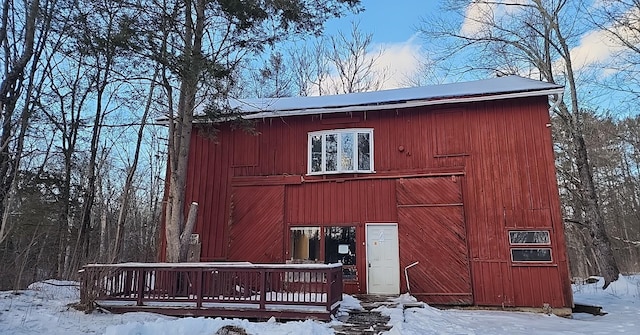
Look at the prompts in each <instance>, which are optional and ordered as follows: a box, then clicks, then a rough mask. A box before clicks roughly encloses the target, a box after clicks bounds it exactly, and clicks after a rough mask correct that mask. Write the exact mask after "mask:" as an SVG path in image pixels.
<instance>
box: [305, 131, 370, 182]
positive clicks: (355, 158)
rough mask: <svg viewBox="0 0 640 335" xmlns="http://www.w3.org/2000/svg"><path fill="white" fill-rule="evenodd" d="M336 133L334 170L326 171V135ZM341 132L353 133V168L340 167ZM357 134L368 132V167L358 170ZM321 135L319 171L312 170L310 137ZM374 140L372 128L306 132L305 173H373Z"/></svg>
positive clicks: (314, 174) (310, 174)
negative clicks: (344, 168)
mask: <svg viewBox="0 0 640 335" xmlns="http://www.w3.org/2000/svg"><path fill="white" fill-rule="evenodd" d="M332 134H336V135H338V139H337V152H336V155H337V162H336V164H337V166H336V171H326V159H325V157H326V136H327V135H332ZM342 134H353V135H354V139H355V140H354V146H355V148H354V150H353V152H354V153H353V157H352V158H353V167H354V169H353V170H343V169H342V167H341V159H340V157H341V156H342V141H341V138H342ZM358 134H369V169H367V170H360V169H358V167H359V165H360V164H359V161H358ZM318 135H320V136H322V148H321V156H322V158H321V159H322V160H321V164H320V166H321V171H315V172H313V171H312V164H313V152H312V149H313V145H312V139H313V137H314V136H318ZM373 149H374V140H373V128H347V129H329V130H320V131H313V132H309V133H308V134H307V175H308V176H317V175H326V174H343V173H375V172H376V171H375V167H374V164H373V163H374V156H373Z"/></svg>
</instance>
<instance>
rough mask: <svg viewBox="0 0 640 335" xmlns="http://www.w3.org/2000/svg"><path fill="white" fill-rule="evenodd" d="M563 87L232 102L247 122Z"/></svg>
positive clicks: (499, 85)
mask: <svg viewBox="0 0 640 335" xmlns="http://www.w3.org/2000/svg"><path fill="white" fill-rule="evenodd" d="M563 91H564V87H563V86H561V85H556V84H550V83H546V82H542V81H538V80H533V79H528V78H523V77H519V76H506V77H497V78H491V79H484V80H476V81H468V82H460V83H452V84H443V85H432V86H423V87H410V88H399V89H392V90H384V91H375V92H362V93H350V94H340V95H324V96H310V97H287V98H264V99H231V100H230V106H231V107H232V108H238V110H239V111H241V112H243V113H246V114H248V115H245V118H250V119H254V118H269V117H280V116H293V115H306V114H324V113H336V112H349V111H352V112H354V111H371V110H381V109H390V108H406V107H415V106H426V105H440V104H451V103H461V102H473V101H486V100H500V99H508V98H517V97H530V96H542V95H552V94H561V93H562V92H563Z"/></svg>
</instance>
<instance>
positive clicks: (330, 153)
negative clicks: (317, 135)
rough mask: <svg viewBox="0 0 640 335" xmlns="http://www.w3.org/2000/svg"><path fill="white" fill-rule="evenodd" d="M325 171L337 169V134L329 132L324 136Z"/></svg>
mask: <svg viewBox="0 0 640 335" xmlns="http://www.w3.org/2000/svg"><path fill="white" fill-rule="evenodd" d="M325 152H326V157H325V164H326V166H325V171H337V170H338V134H329V135H327V136H326V137H325Z"/></svg>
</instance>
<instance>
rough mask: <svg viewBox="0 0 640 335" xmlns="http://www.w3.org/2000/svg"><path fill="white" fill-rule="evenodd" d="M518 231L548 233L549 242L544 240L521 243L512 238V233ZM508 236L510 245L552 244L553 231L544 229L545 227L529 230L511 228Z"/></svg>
mask: <svg viewBox="0 0 640 335" xmlns="http://www.w3.org/2000/svg"><path fill="white" fill-rule="evenodd" d="M516 232H524V233H538V232H540V233H547V236H548V237H549V242H543V243H526V242H523V243H520V242H513V241H512V240H511V233H516ZM507 236H508V237H509V245H512V246H519V247H520V246H548V245H551V232H550V231H548V230H544V229H540V230H527V229H512V230H509V231H508V232H507Z"/></svg>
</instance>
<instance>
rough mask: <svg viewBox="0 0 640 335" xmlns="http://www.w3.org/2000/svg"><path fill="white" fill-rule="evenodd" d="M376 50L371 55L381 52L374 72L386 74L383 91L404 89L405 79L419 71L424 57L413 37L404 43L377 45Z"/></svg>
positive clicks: (415, 38)
mask: <svg viewBox="0 0 640 335" xmlns="http://www.w3.org/2000/svg"><path fill="white" fill-rule="evenodd" d="M376 49H377V52H374V53H372V55H377V54H378V52H381V53H380V57H379V58H378V59H377V60H376V63H375V69H376V72H377V73H378V74H380V73H382V74H386V75H385V77H386V78H385V79H386V80H385V81H384V83H383V85H382V88H383V89H391V88H399V87H405V86H406V82H407V78H411V77H413V76H414V75H416V74H417V73H418V72H419V71H420V67H421V65H422V61H423V59H424V57H426V56H425V54H424V52H423V50H422V48H421V46H420V44H419V43H418V41H417V36H415V35H414V36H412V37H411V38H410V39H408V40H407V41H404V42H400V43H389V44H379V45H377V46H376Z"/></svg>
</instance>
